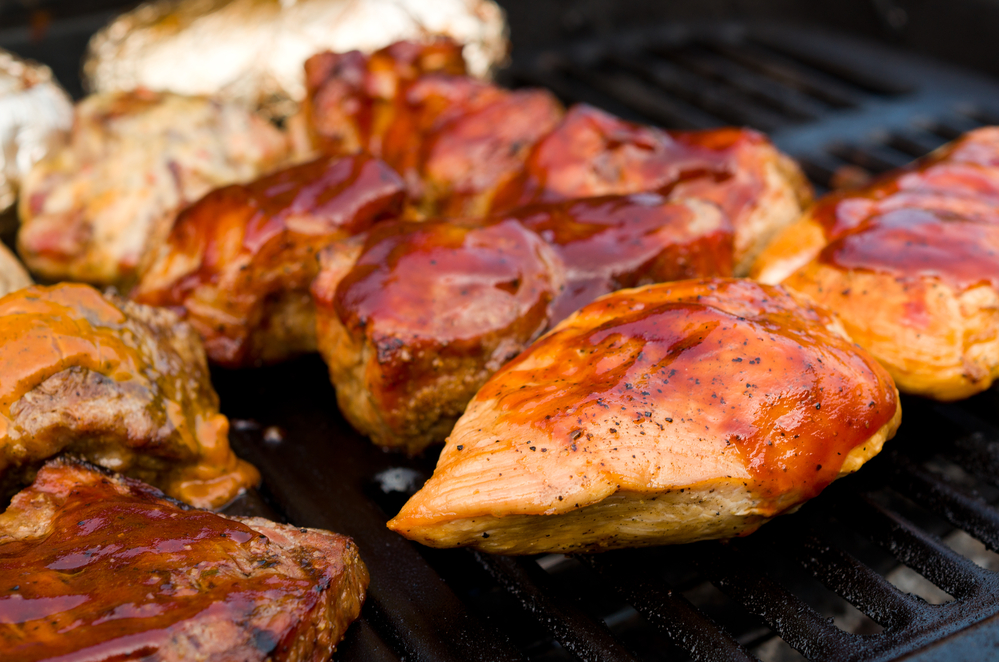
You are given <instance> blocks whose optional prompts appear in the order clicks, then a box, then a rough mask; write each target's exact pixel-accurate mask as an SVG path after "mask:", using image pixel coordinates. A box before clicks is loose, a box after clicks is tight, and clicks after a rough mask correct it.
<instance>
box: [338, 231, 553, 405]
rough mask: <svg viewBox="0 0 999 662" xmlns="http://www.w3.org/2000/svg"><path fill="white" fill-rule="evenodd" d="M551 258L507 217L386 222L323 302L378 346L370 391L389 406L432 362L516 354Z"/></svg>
mask: <svg viewBox="0 0 999 662" xmlns="http://www.w3.org/2000/svg"><path fill="white" fill-rule="evenodd" d="M556 259H557V258H555V256H554V255H552V254H551V252H550V249H549V248H548V247H547V246H546V245H545V244H544V242H543V241H542V240H541V238H540V237H538V236H537V235H536V234H534V233H533V232H531V231H530V230H527V229H526V228H524V227H523V226H521V225H520V224H519V223H517V222H516V221H512V220H508V221H501V222H497V223H491V224H486V225H483V226H476V225H471V224H461V223H457V222H446V221H428V222H425V223H409V222H390V223H384V224H379V225H378V226H376V227H375V228H373V229H372V230H371V232H370V233H369V235H368V238H367V241H366V243H365V246H364V250H363V252H362V254H361V256H360V258H359V259H358V260H357V262H356V263H355V265H354V267H353V268H352V269H351V271H350V272H349V273H348V274H347V275H346V276H345V277H344V278H343V279H342V280H341V281H340V283H339V285H338V286H337V288H336V291H335V295H334V296H333V301H332V302H331V303H332V306H333V309H334V312H335V314H336V315H337V316H338V317H339V319H340V321H341V322H342V323H343V324H344V325H345V326H346V327H347V329H348V331H349V332H351V333H352V334H355V335H357V336H361V337H367V338H369V339H370V340H371V342H372V343H373V344H374V346H375V347H376V348H377V358H378V363H379V366H380V370H381V374H382V377H381V379H383V381H384V383H382V384H380V385H379V386H378V387H377V388H378V390H379V396H380V397H383V400H384V401H383V404H384V406H385V407H386V408H391V407H392V406H393V403H394V402H395V400H394V398H395V397H397V396H401V395H402V394H403V392H408V391H413V390H414V389H418V388H419V387H420V385H421V384H425V383H430V382H433V381H434V380H436V379H438V378H439V376H440V375H439V374H438V371H439V370H440V368H439V367H438V368H435V367H434V365H435V362H439V361H440V360H444V359H447V358H448V357H453V358H455V359H456V360H460V361H467V362H468V363H469V364H473V363H474V364H475V365H477V366H480V367H478V368H476V369H483V370H484V369H485V366H486V365H487V364H488V363H490V361H494V360H496V359H494V357H493V356H491V354H490V352H491V351H492V350H487V348H491V347H499V348H502V347H507V351H511V350H512V351H513V352H514V353H516V352H518V351H520V349H521V348H522V347H523V345H524V344H526V343H527V342H530V340H531V339H533V338H534V337H535V336H536V335H537V334H538V333H540V332H541V331H542V330H543V329H544V328H545V327H546V326H547V320H548V314H549V304H550V302H551V301H552V300H553V299H554V297H555V295H556V290H557V287H558V283H559V281H560V276H561V273H560V271H558V272H557V271H556V270H558V269H560V267H558V266H556V265H554V264H553V262H554V261H555V260H556ZM320 305H323V304H322V303H320ZM499 358H501V359H503V360H505V359H506V355H505V354H504V355H503V356H502V357H499ZM496 367H498V365H497V366H494V367H493V368H492V369H493V370H495V369H496Z"/></svg>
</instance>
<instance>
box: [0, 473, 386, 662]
mask: <svg viewBox="0 0 999 662" xmlns="http://www.w3.org/2000/svg"><path fill="white" fill-rule="evenodd" d="M367 585H368V572H367V569H366V568H365V567H364V564H363V563H362V562H361V560H360V558H359V557H358V553H357V548H356V547H355V546H354V544H353V542H352V541H351V540H350V539H349V538H346V537H344V536H340V535H337V534H335V533H329V532H327V531H319V530H315V529H299V528H298V527H292V526H289V525H286V524H275V523H273V522H269V521H267V520H265V519H260V518H231V519H230V518H226V517H222V516H220V515H216V514H213V513H210V512H205V511H201V510H191V509H187V508H183V507H181V506H180V504H178V503H177V502H175V501H173V500H171V499H168V498H166V497H165V496H164V495H163V493H162V492H160V491H159V490H156V489H153V488H152V487H149V486H148V485H144V484H143V483H140V482H139V481H136V480H131V479H128V478H122V477H120V476H115V475H113V474H108V473H106V472H104V471H101V470H98V469H97V468H96V467H94V466H92V465H87V464H85V463H81V462H77V461H71V460H55V461H52V462H50V463H48V464H47V465H46V466H45V467H43V468H42V469H41V470H40V471H39V472H38V477H37V478H36V480H35V482H34V484H33V485H31V487H29V488H27V489H25V490H24V491H22V492H20V493H19V494H18V495H17V496H15V497H14V499H13V502H12V503H11V505H10V507H9V508H7V510H6V512H4V513H3V514H0V596H2V598H0V650H2V651H3V657H4V659H7V660H18V662H35V661H36V660H52V659H58V660H62V661H64V662H84V661H86V662H96V661H101V662H110V661H112V660H138V659H142V660H157V661H159V662H173V661H177V662H180V661H181V660H185V661H186V660H205V661H209V660H210V661H212V662H230V661H231V662H237V661H238V662H248V661H259V662H264V661H265V660H266V661H270V662H299V661H313V662H319V661H322V660H328V659H329V657H330V654H331V653H332V652H333V650H334V649H335V647H336V644H337V643H338V642H339V641H340V639H341V638H342V637H343V634H344V632H345V630H346V629H347V626H348V625H349V624H350V623H351V621H353V620H354V619H355V618H357V616H358V614H359V612H360V610H361V604H362V603H363V602H364V593H365V589H366V588H367Z"/></svg>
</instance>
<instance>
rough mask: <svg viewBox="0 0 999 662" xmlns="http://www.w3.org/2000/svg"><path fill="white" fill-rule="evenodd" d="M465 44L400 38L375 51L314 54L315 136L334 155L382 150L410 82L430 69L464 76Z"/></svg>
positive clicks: (308, 66)
mask: <svg viewBox="0 0 999 662" xmlns="http://www.w3.org/2000/svg"><path fill="white" fill-rule="evenodd" d="M461 49H462V46H461V45H460V44H458V43H457V42H454V41H452V40H450V39H446V38H437V39H435V40H433V41H430V42H415V41H399V42H395V43H393V44H391V45H389V46H387V47H385V48H383V49H381V50H380V51H376V52H375V53H373V54H371V55H370V56H366V55H364V54H363V53H360V52H359V51H350V52H348V53H328V52H327V53H320V54H318V55H314V56H313V57H311V58H309V59H308V60H307V61H306V63H305V77H306V87H307V90H308V92H307V97H308V102H307V103H306V107H305V109H306V115H307V117H308V121H309V127H310V129H311V131H312V134H313V137H314V139H315V141H316V142H317V143H318V145H319V146H320V147H322V148H323V149H324V150H326V151H328V152H329V153H332V154H347V153H353V152H356V151H359V150H362V149H367V150H368V151H371V152H372V153H374V154H380V153H381V143H382V141H383V138H384V134H385V131H386V129H387V127H388V126H389V125H390V124H391V123H392V121H393V118H394V116H395V114H396V113H397V111H398V109H397V107H398V106H399V104H400V103H401V102H402V99H403V95H404V91H405V88H406V86H407V84H408V83H410V82H412V81H414V80H416V79H417V78H418V77H419V76H421V75H423V74H427V73H434V72H440V73H446V74H450V75H463V74H464V73H465V60H464V58H463V57H462V55H461Z"/></svg>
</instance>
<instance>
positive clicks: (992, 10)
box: [0, 0, 999, 97]
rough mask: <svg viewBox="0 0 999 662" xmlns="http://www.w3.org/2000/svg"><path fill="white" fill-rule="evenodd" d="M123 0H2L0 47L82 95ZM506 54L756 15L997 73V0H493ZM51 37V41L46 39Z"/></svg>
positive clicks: (128, 4) (128, 5)
mask: <svg viewBox="0 0 999 662" xmlns="http://www.w3.org/2000/svg"><path fill="white" fill-rule="evenodd" d="M138 4H140V3H138V2H134V1H132V2H123V1H122V0H0V46H3V47H5V48H9V49H10V50H13V51H15V52H16V53H18V54H19V55H22V56H24V57H30V58H33V59H36V60H38V61H41V62H44V63H45V64H47V65H49V66H50V67H52V69H53V70H54V71H55V73H56V76H57V77H58V78H59V80H60V82H62V83H63V84H64V85H65V86H66V87H67V88H68V89H69V91H70V92H71V93H72V94H74V96H77V97H79V96H81V95H82V94H83V89H82V87H81V85H80V81H79V68H80V60H81V58H82V55H83V52H84V50H85V48H86V44H87V40H88V39H89V38H90V35H91V34H93V33H94V32H95V31H96V30H98V29H99V28H100V27H101V26H103V25H104V24H105V23H106V22H107V21H108V20H110V19H111V18H112V17H113V16H114V15H116V14H117V13H119V12H121V11H123V10H126V9H130V8H132V7H135V6H137V5H138ZM499 4H500V5H501V6H502V7H503V8H504V9H505V10H506V12H507V17H508V21H509V24H510V33H511V41H512V43H513V58H514V62H516V61H517V59H518V58H520V57H524V56H527V55H529V54H530V53H532V52H534V51H537V50H539V49H542V48H550V47H552V46H557V45H559V44H561V43H565V42H567V41H571V40H577V39H579V38H581V37H587V36H600V35H602V34H610V33H614V32H617V31H620V30H622V29H627V28H629V27H647V26H649V25H656V24H668V23H669V22H671V21H691V20H720V19H721V20H734V21H744V20H752V21H764V22H775V23H776V22H780V23H792V24H801V25H802V26H805V27H808V26H811V27H823V28H826V29H829V30H835V31H840V32H846V33H850V34H853V35H856V36H863V37H868V38H874V39H877V40H879V41H883V42H887V43H890V44H892V45H893V46H896V47H899V48H902V49H906V50H910V51H913V52H918V53H920V54H923V55H930V56H933V57H937V58H940V59H944V60H947V61H949V62H952V63H954V64H957V65H961V66H962V67H966V68H970V69H975V70H978V71H980V72H983V73H987V74H990V75H993V76H999V50H997V49H996V48H995V39H994V35H995V34H996V28H997V27H999V0H947V1H944V0H836V1H832V0H669V1H655V0H499ZM53 42H54V43H53Z"/></svg>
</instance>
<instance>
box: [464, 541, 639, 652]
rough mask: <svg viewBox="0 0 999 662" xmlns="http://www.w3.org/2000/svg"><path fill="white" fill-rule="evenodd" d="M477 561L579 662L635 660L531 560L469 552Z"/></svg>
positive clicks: (602, 626)
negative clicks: (558, 589) (561, 592)
mask: <svg viewBox="0 0 999 662" xmlns="http://www.w3.org/2000/svg"><path fill="white" fill-rule="evenodd" d="M473 554H474V555H475V558H476V559H477V560H478V562H479V563H480V564H481V565H482V566H483V567H484V568H485V569H486V570H487V571H488V572H489V574H490V575H492V576H493V578H494V579H496V581H498V582H499V583H500V584H501V585H502V586H503V588H505V589H506V590H507V591H509V592H510V593H512V594H513V595H514V596H515V597H516V598H517V599H518V600H520V602H521V604H522V605H523V606H524V608H525V609H526V610H528V611H529V612H531V613H532V614H534V615H535V617H537V619H538V620H539V622H541V623H542V624H543V625H544V626H545V627H546V628H547V629H548V630H549V631H550V632H551V633H552V635H553V636H554V637H555V638H556V639H557V640H558V642H559V643H560V644H561V645H562V647H563V648H565V649H566V650H568V651H569V652H571V653H572V654H573V655H574V656H575V657H576V659H578V660H582V661H583V662H589V661H590V660H593V661H595V662H599V661H601V660H606V661H607V662H614V661H620V662H635V658H634V657H633V656H632V655H631V653H629V652H628V650H627V649H625V647H624V646H622V645H621V644H620V643H618V641H617V640H616V639H614V637H613V636H612V635H611V633H610V632H608V630H607V628H606V626H604V625H603V623H598V622H597V621H595V620H593V619H592V618H590V617H589V616H587V615H586V614H585V613H584V612H583V610H581V609H579V608H578V607H577V606H575V605H574V604H572V603H570V602H569V600H568V599H566V598H564V597H563V596H562V595H560V593H559V591H557V590H556V589H555V587H554V586H553V583H552V581H551V579H550V577H549V576H548V573H546V572H545V571H544V570H542V569H541V568H540V567H539V566H538V564H537V563H536V562H535V561H533V560H532V559H514V558H510V557H503V556H493V555H491V554H485V553H482V552H473Z"/></svg>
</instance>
